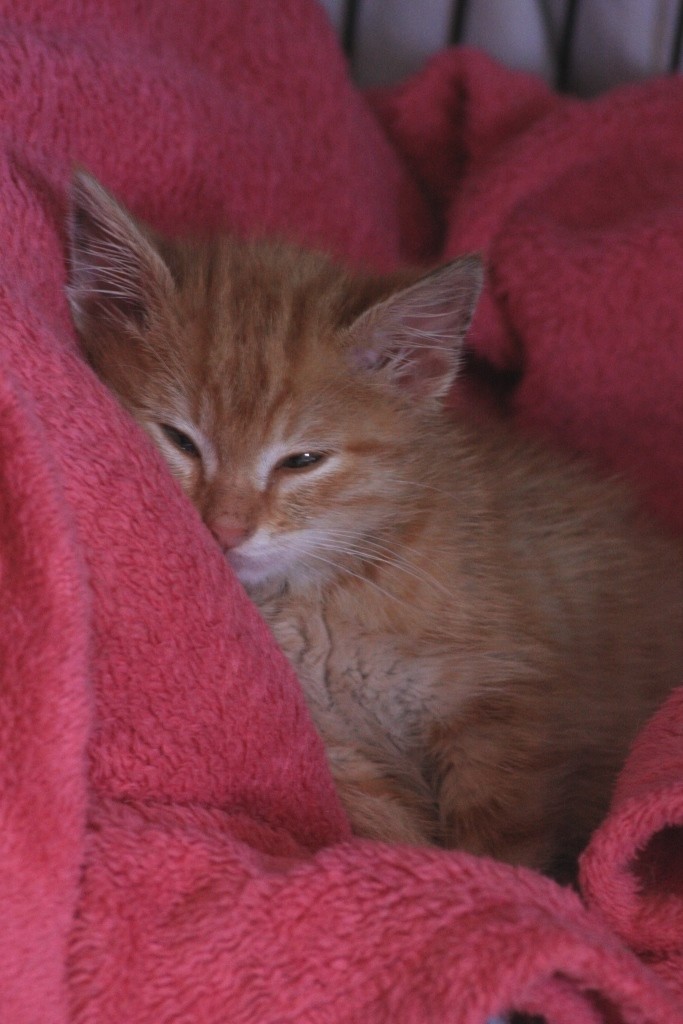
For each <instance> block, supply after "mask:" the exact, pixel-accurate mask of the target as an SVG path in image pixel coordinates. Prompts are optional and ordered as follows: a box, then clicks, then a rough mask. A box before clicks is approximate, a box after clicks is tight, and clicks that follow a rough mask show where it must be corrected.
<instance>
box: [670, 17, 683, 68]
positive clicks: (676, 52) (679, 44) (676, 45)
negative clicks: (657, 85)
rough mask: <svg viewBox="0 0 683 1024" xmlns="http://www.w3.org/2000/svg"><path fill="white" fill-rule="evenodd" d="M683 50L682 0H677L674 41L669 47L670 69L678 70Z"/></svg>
mask: <svg viewBox="0 0 683 1024" xmlns="http://www.w3.org/2000/svg"><path fill="white" fill-rule="evenodd" d="M682 50H683V0H679V3H678V13H677V14H676V27H675V29H674V42H673V46H672V47H671V62H670V64H669V70H670V71H678V69H679V68H680V66H681V51H682Z"/></svg>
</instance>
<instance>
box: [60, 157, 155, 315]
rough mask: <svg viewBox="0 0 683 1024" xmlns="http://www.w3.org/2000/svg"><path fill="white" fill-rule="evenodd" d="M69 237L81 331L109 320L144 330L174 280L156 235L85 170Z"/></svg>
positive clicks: (71, 289)
mask: <svg viewBox="0 0 683 1024" xmlns="http://www.w3.org/2000/svg"><path fill="white" fill-rule="evenodd" d="M69 239H70V248H69V264H70V268H69V283H68V285H67V296H68V299H69V303H70V305H71V312H72V315H73V318H74V322H75V324H76V326H77V327H78V328H79V330H81V331H83V332H84V333H87V329H88V327H92V326H93V325H96V323H97V321H101V320H103V319H106V320H107V321H108V322H110V323H111V322H113V323H114V324H116V325H117V326H121V327H124V328H125V327H128V328H133V329H135V330H138V331H140V330H144V328H145V327H146V326H147V324H148V322H149V319H150V315H151V314H152V313H153V310H154V308H155V307H156V306H158V305H160V304H161V303H162V302H163V301H164V300H166V301H167V300H168V298H169V296H170V294H172V292H173V291H174V282H173V277H172V275H171V272H170V270H169V268H168V266H167V264H166V263H165V262H164V260H163V258H162V256H161V254H160V253H159V251H158V250H157V248H156V247H155V245H154V242H153V238H152V235H151V233H150V232H148V231H147V230H146V229H145V228H144V227H143V226H142V225H140V224H138V222H137V221H136V220H134V218H133V217H132V216H131V215H130V214H129V213H128V211H127V210H126V209H125V208H124V207H123V206H122V205H121V204H120V203H119V202H117V200H116V199H114V197H113V196H112V195H111V194H110V193H109V192H107V190H106V189H104V188H103V187H102V186H101V185H100V184H99V182H98V181H96V179H95V178H93V177H92V175H90V174H87V173H86V172H85V171H78V172H76V174H75V175H74V178H73V183H72V187H71V195H70V209H69Z"/></svg>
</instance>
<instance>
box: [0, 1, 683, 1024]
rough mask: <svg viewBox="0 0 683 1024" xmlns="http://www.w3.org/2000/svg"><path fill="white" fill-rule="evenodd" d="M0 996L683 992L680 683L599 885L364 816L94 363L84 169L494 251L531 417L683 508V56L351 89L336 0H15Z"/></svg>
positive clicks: (460, 1023)
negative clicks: (73, 247) (422, 840)
mask: <svg viewBox="0 0 683 1024" xmlns="http://www.w3.org/2000/svg"><path fill="white" fill-rule="evenodd" d="M0 9H1V10H2V20H1V23H0V47H1V49H2V54H1V57H0V126H1V127H0V238H1V240H2V259H1V260H0V503H1V505H2V512H1V514H0V585H1V587H2V599H1V601H0V914H1V917H2V925H1V927H0V1019H1V1020H2V1021H3V1022H4V1021H7V1022H8V1024H67V1022H69V1024H86V1022H93V1024H94V1022H97V1024H124V1022H125V1024H166V1022H168V1024H170V1022H173V1024H185V1022H187V1024H190V1022H192V1024H218V1022H230V1024H241V1022H244V1024H276V1022H277V1024H286V1022H292V1024H295V1022H296V1024H304V1022H306V1024H328V1022H329V1024H341V1022H345V1024H347V1022H359V1024H360V1022H361V1021H362V1022H363V1024H385V1022H386V1024H389V1022H391V1024H418V1022H430V1024H431V1022H438V1021H443V1022H447V1021H448V1022H457V1024H483V1022H484V1021H485V1020H486V1019H487V1017H491V1016H493V1015H494V1014H498V1013H504V1012H506V1011H509V1010H510V1009H511V1008H517V1009H520V1010H525V1011H528V1012H532V1013H539V1014H543V1015H544V1016H545V1019H546V1020H547V1021H548V1022H549V1024H598V1022H605V1024H676V1022H681V1021H683V698H682V695H681V693H680V692H679V693H677V694H674V695H673V696H672V698H671V700H670V701H669V703H668V704H666V705H665V706H664V707H663V708H662V709H661V711H660V712H659V713H658V714H657V716H656V717H655V718H654V719H653V720H652V721H651V722H650V723H649V724H648V725H647V727H646V728H645V729H644V731H643V732H642V734H641V736H640V737H639V739H638V740H637V742H636V745H635V747H634V749H633V752H632V755H631V757H630V759H629V761H628V763H627V765H626V766H625V768H624V771H623V773H622V776H621V778H620V780H619V784H618V786H617V790H616V792H615V795H614V801H613V805H612V809H611V811H610V813H609V815H608V817H607V818H606V820H605V822H604V823H603V825H602V826H601V827H600V829H599V830H598V831H597V833H596V834H595V836H594V838H593V840H592V842H591V844H590V846H589V848H588V850H587V851H586V853H585V855H584V858H583V863H582V877H581V893H580V894H575V893H573V892H570V891H568V890H564V889H561V888H559V887H558V886H556V885H555V884H554V883H552V882H550V881H548V880H547V879H544V878H541V877H540V876H537V875H535V874H533V873H531V872H527V871H523V870H515V869H512V868H510V867H507V866H504V865H500V864H497V863H495V862H493V861H488V860H484V859H481V860H480V859H476V858H473V857H469V856H465V855H462V854H457V853H455V854H454V853H444V852H440V851H435V850H428V849H403V848H396V847H394V848H392V847H389V846H385V845H382V844H378V843H370V842H367V841H359V840H355V839H352V838H351V836H350V833H349V830H348V825H347V823H346V821H345V818H344V815H343V813H342V810H341V808H340V806H339V804H338V802H337V800H336V797H335V794H334V790H333V787H332V784H331V780H330V778H329V775H328V773H327V769H326V765H325V758H324V752H323V750H322V747H321V744H320V742H319V740H318V739H317V737H316V734H315V732H314V730H313V728H312V726H311V723H310V721H309V718H308V715H307V712H306V709H305V706H304V703H303V700H302V697H301V694H300V692H299V689H298V686H297V683H296V680H295V679H294V677H293V675H292V673H291V671H290V670H289V668H288V667H287V665H286V664H285V662H284V659H283V658H282V656H281V655H280V653H279V652H278V650H277V649H276V648H275V646H274V644H273V643H272V641H271V639H270V638H269V634H268V633H267V630H266V628H265V626H264V625H263V624H262V622H261V620H260V619H259V617H258V615H257V613H256V611H255V610H254V609H253V607H252V606H251V605H250V603H249V602H248V601H247V599H246V597H245V596H244V594H243V592H242V590H241V588H240V587H239V585H238V584H237V583H236V582H235V581H234V580H233V578H232V577H231V574H230V572H229V570H228V567H227V565H226V564H225V563H224V561H223V559H222V557H221V555H220V553H219V551H218V550H217V548H216V547H215V545H214V543H213V541H212V539H211V538H210V536H209V535H208V532H207V531H206V530H205V529H204V527H203V525H202V524H201V523H200V521H199V520H198V518H197V516H196V514H195V512H194V510H193V509H192V508H191V507H190V505H189V503H188V502H186V501H185V499H184V498H183V497H182V496H181V495H180V493H179V491H178V489H177V488H176V486H175V484H174V483H173V482H172V480H171V479H170V477H169V475H168V473H167V472H166V470H165V469H164V467H163V465H162V464H161V462H160V460H159V458H158V457H157V456H156V454H155V453H154V452H153V451H152V449H151V446H150V445H149V444H147V443H146V442H145V440H144V439H143V437H142V436H141V434H140V433H139V431H138V430H137V429H136V428H135V427H134V426H133V424H132V423H131V422H130V421H129V419H128V418H127V417H126V415H125V414H124V413H123V412H122V411H121V410H120V409H119V408H118V406H117V405H116V403H115V402H114V400H113V399H112V398H111V397H110V396H109V394H108V393H107V392H106V390H105V389H104V387H103V386H102V385H101V384H100V383H99V382H98V381H97V380H96V379H95V377H94V376H93V374H92V372H91V371H90V370H89V369H88V367H87V366H86V365H85V363H84V361H83V359H82V358H81V356H80V354H79V352H78V348H77V344H76V339H75V336H74V332H73V329H72V327H71V324H70V321H69V317H68V313H67V307H66V302H65V298H64V291H63V289H64V283H65V276H66V269H65V262H64V241H65V239H64V226H63V225H64V212H65V192H66V188H67V185H68V181H69V177H70V171H71V167H72V166H73V164H81V165H84V166H86V167H88V168H89V169H90V170H92V171H93V172H94V173H95V174H96V175H98V177H100V179H101V180H102V181H103V182H104V183H105V184H106V185H108V186H109V187H110V188H111V189H113V190H114V191H115V192H116V193H117V194H118V195H120V197H121V198H122V200H123V201H124V202H126V203H127V204H128V205H129V206H130V207H131V208H132V209H133V210H134V211H135V212H136V213H137V214H139V215H141V216H143V217H145V218H146V219H148V220H150V221H151V222H152V223H154V224H155V225H156V226H157V227H159V228H160V229H162V230H165V231H182V230H187V229H195V230H196V229H199V230H207V229H211V230H215V229H229V230H238V231H240V232H247V233H261V232H266V231H267V232H270V233H272V232H278V233H284V234H287V235H289V236H290V237H294V238H296V239H298V240H300V241H302V242H306V243H312V244H317V245H322V246H324V247H325V248H328V249H330V250H332V251H333V252H335V253H337V254H338V255H340V256H343V257H345V258H347V259H349V260H350V261H352V262H354V263H364V264H368V265H370V266H374V267H377V268H380V269H385V268H389V267H395V266H398V265H400V264H403V263H406V262H416V261H429V260H436V259H440V258H442V257H444V258H445V257H447V256H451V255H454V254H455V253H458V252H460V251H462V250H465V249H471V248H475V249H480V250H483V251H484V252H485V253H486V255H487V258H488V261H489V264H490V267H491V276H490V286H489V289H488V292H487V294H486V296H485V300H484V303H483V305H482V308H481V310H480V313H479V315H478V317H477V320H476V322H475V325H474V329H473V333H472V347H473V350H474V351H475V352H476V353H477V354H478V356H479V357H480V359H481V360H483V361H486V362H487V363H488V364H489V365H490V366H492V367H494V368H495V370H496V371H497V372H499V373H502V374H503V375H504V378H505V380H506V381H508V383H509V382H510V381H514V387H513V386H512V385H510V386H509V395H508V404H509V407H510V409H511V410H512V413H513V415H514V416H515V417H516V418H517V420H518V421H519V423H520V425H521V426H522V427H523V428H524V429H526V430H530V431H535V432H540V433H544V434H546V435H548V436H549V437H551V438H552V439H553V440H555V441H559V442H561V443H563V444H564V445H566V446H567V447H570V448H576V449H581V450H585V451H588V452H590V453H592V454H593V455H594V456H595V457H596V458H597V459H598V460H600V461H602V462H603V463H604V464H605V465H606V466H608V467H611V468H618V469H620V470H622V471H624V472H625V473H626V474H628V475H630V476H631V477H632V478H633V480H634V482H635V483H636V484H637V485H638V486H639V487H640V489H641V493H642V495H643V498H644V500H645V501H646V502H649V504H650V506H651V508H652V509H653V510H654V511H655V512H657V513H659V514H661V515H662V516H663V517H664V518H666V519H667V520H668V521H669V522H670V523H671V524H672V525H673V526H674V527H675V528H677V529H683V511H682V510H683V443H682V438H683V402H681V393H682V387H681V385H682V384H683V379H682V374H683V331H681V320H682V318H683V204H682V203H681V201H680V200H681V195H683V82H681V81H680V80H674V79H668V80H662V81H657V82H652V83H649V84H647V85H642V86H637V87H633V88H628V89H622V90H620V91H617V92H614V93H613V94H610V95H608V96H606V97H604V98H602V99H600V100H597V101H594V102H591V103H581V102H578V101H575V100H570V99H567V98H558V97H556V96H554V95H553V94H552V93H551V92H549V91H548V90H547V89H546V88H545V87H544V86H543V85H541V84H540V83H539V82H537V81H536V80H535V79H532V78H529V77H528V76H524V75H519V74H514V73H511V72H509V71H506V70H504V69H502V68H500V67H498V66H496V65H495V64H493V63H492V62H491V61H490V60H488V59H486V58H484V57H483V56H482V55H480V54H476V53H472V52H467V51H463V52H447V53H444V54H443V55H441V56H439V57H438V58H436V59H435V60H434V61H433V62H432V63H431V64H430V65H429V66H428V68H427V69H426V70H425V72H424V73H423V74H421V75H419V76H417V77H416V78H414V79H412V80H411V81H409V82H407V83H405V84H404V85H403V86H401V87H399V88H397V89H394V90H391V91H389V92H383V93H377V94H373V95H372V96H370V97H362V96H361V95H359V93H358V92H357V91H356V90H355V89H354V87H353V86H352V85H351V84H350V82H349V79H348V76H347V73H346V70H345V67H344V62H343V59H342V56H341V54H340V52H339V50H338V47H337V44H336V42H335V40H334V38H333V35H332V32H331V30H330V29H329V27H328V25H327V23H326V21H325V18H324V15H323V14H322V12H321V11H320V10H319V9H318V7H317V6H316V5H315V4H314V3H313V2H312V0H259V2H255V0H254V2H246V3H245V2H238V0H194V2H193V3H192V4H187V5H173V4H169V3H168V2H167V0H145V2H144V3H142V2H141V0H2V2H1V3H0Z"/></svg>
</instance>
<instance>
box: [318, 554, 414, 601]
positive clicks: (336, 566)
mask: <svg viewBox="0 0 683 1024" xmlns="http://www.w3.org/2000/svg"><path fill="white" fill-rule="evenodd" d="M331 550H335V549H334V548H332V549H331ZM339 553H340V554H341V553H342V552H339ZM303 557H304V560H305V559H306V558H315V559H316V561H318V562H324V563H325V565H330V566H332V568H333V569H336V570H337V571H338V572H342V573H345V574H346V575H347V576H353V577H354V578H355V579H357V580H360V582H361V583H367V585H368V586H369V587H373V588H374V589H375V590H377V591H378V592H379V593H380V594H382V596H383V597H388V598H389V599H390V600H391V601H396V602H397V603H398V604H403V605H405V603H406V602H405V601H403V600H402V599H401V598H400V597H398V596H397V595H396V594H392V593H390V591H388V590H385V589H384V587H380V585H379V584H378V583H375V581H374V580H370V579H368V577H367V576H362V575H361V574H360V573H358V572H354V571H353V569H349V567H348V566H346V565H342V564H341V563H339V562H333V561H332V559H330V558H323V556H322V555H316V554H315V553H314V552H313V551H307V552H306V554H305V555H304V556H303Z"/></svg>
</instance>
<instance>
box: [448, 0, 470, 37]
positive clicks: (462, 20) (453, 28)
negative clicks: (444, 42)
mask: <svg viewBox="0 0 683 1024" xmlns="http://www.w3.org/2000/svg"><path fill="white" fill-rule="evenodd" d="M468 6H469V0H456V2H455V4H454V6H453V14H452V15H451V24H450V29H449V32H448V42H449V44H450V45H451V46H458V45H459V44H460V43H462V42H463V41H464V39H465V28H466V22H467V8H468Z"/></svg>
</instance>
